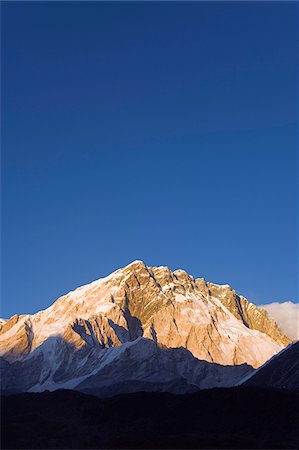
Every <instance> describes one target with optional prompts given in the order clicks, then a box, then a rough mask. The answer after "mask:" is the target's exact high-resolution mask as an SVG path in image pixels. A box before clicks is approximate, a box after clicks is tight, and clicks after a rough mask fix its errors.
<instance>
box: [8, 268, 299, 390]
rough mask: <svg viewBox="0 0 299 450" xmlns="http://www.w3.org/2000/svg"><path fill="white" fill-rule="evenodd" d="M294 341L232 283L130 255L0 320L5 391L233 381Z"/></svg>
mask: <svg viewBox="0 0 299 450" xmlns="http://www.w3.org/2000/svg"><path fill="white" fill-rule="evenodd" d="M290 342H291V340H290V339H289V338H288V337H287V336H285V335H284V334H283V333H282V332H281V331H280V329H279V328H278V326H277V324H276V323H275V322H274V321H273V320H271V319H270V318H269V316H268V314H267V312H266V311H265V310H264V309H261V308H258V307H257V306H255V305H254V304H252V303H250V302H249V301H248V300H247V299H246V298H244V297H243V296H241V295H238V294H237V293H236V292H235V291H234V290H233V289H232V288H231V287H230V286H229V285H217V284H214V283H210V282H206V281H205V280H204V279H203V278H197V279H195V278H194V277H193V276H191V275H189V274H188V273H186V272H185V271H184V270H175V271H171V270H170V269H169V268H168V267H165V266H161V267H148V266H147V265H145V264H144V263H143V262H142V261H134V262H133V263H131V264H129V265H128V266H126V267H124V268H122V269H119V270H117V271H115V272H113V273H112V274H111V275H109V276H108V277H106V278H102V279H99V280H96V281H94V282H92V283H90V284H87V285H85V286H82V287H79V288H78V289H76V290H74V291H72V292H70V293H68V294H67V295H64V296H62V297H60V298H58V299H57V300H56V301H55V302H54V303H53V304H52V305H51V306H50V307H49V308H47V309H45V310H43V311H40V312H38V313H36V314H33V315H30V314H24V315H15V316H13V317H11V318H10V319H9V320H4V319H1V322H0V355H1V378H2V391H4V392H6V393H15V392H23V391H29V392H39V391H44V390H56V389H62V388H64V389H66V388H67V389H77V390H80V391H83V392H88V393H95V394H97V395H102V396H109V395H114V394H116V393H123V392H134V391H141V390H142V391H169V392H174V393H183V392H192V391H194V390H197V389H200V388H210V387H217V386H218V387H220V386H222V387H224V386H234V385H236V384H238V383H239V382H240V380H242V379H243V378H244V377H246V376H248V375H249V374H251V373H253V372H254V370H255V369H257V368H258V367H260V366H261V365H263V364H264V363H265V362H266V361H268V360H269V359H270V358H271V357H273V355H275V354H276V353H278V352H280V351H281V350H282V349H283V348H285V347H286V346H287V345H288V344H289V343H290Z"/></svg>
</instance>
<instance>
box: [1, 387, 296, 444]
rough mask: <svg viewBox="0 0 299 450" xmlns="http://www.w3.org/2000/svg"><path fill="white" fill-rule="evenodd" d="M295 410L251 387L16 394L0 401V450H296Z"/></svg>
mask: <svg viewBox="0 0 299 450" xmlns="http://www.w3.org/2000/svg"><path fill="white" fill-rule="evenodd" d="M296 403H297V405H298V392H294V391H293V392H290V391H287V390H285V391H284V390H274V389H264V388H258V387H237V388H221V389H209V390H203V391H199V392H195V393H192V394H185V395H174V394H168V393H136V394H129V395H120V396H116V397H113V398H106V399H100V398H97V397H94V396H90V395H86V394H82V393H80V392H76V391H70V390H61V391H56V392H43V393H36V394H33V393H31V394H29V393H27V394H17V395H11V396H7V397H3V398H2V414H1V416H2V448H4V449H5V448H14V449H23V448H30V449H37V448H40V449H42V448H43V449H50V448H51V449H63V448H69V449H88V448H94V449H96V448H102V449H104V448H107V449H112V448H115V449H124V448H127V449H129V448H130V449H133V448H141V449H143V448H144V449H150V448H152V449H155V448H156V449H168V448H181V449H183V448H193V449H200V448H206V449H208V448H210V449H211V448H223V449H224V448H231V449H246V448H248V449H249V448H251V449H269V448H272V449H297V448H298V445H299V437H298V431H297V428H298V427H297V425H298V422H299V417H298V408H297V407H296Z"/></svg>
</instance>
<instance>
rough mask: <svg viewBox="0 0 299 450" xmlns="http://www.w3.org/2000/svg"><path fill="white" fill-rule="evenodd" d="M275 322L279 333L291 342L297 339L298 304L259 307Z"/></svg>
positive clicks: (298, 329) (298, 327) (285, 303)
mask: <svg viewBox="0 0 299 450" xmlns="http://www.w3.org/2000/svg"><path fill="white" fill-rule="evenodd" d="M261 307H262V308H264V309H265V310H266V311H268V314H269V316H270V317H271V319H273V320H275V322H276V323H277V325H278V326H279V328H280V329H281V331H282V332H283V333H284V334H286V335H287V336H288V337H289V338H291V339H293V340H297V339H299V303H293V302H284V303H278V302H274V303H269V304H268V305H261Z"/></svg>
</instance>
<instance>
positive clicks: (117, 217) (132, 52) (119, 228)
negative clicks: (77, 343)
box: [2, 2, 298, 317]
mask: <svg viewBox="0 0 299 450" xmlns="http://www.w3.org/2000/svg"><path fill="white" fill-rule="evenodd" d="M297 7H298V5H297V4H296V3H292V2H289V3H288V2H284V3H283V2H273V3H271V2H262V3H258V2H245V3H243V2H220V3H214V2H213V3H211V2H210V3H205V2H190V3H186V2H184V3H179V2H175V3H171V2H165V3H162V2H158V3H151V2H145V3H137V2H132V3H126V2H120V3H117V2H112V3H104V2H82V3H80V2H66V3H63V2H49V3H47V2H32V3H29V2H19V3H17V2H7V3H2V122H3V123H2V124H3V132H2V191H3V196H2V214H3V221H2V246H3V252H2V264H3V270H2V281H3V291H2V293H3V296H2V299H3V300H2V316H4V317H8V316H10V315H12V314H14V313H24V312H30V313H31V312H36V311H38V310H40V309H42V308H45V307H47V306H49V305H50V304H51V303H52V302H53V301H54V300H55V299H56V298H57V297H59V296H60V295H62V294H65V293H67V292H68V291H70V290H73V289H74V288H76V287H78V286H80V285H82V284H85V283H88V282H90V281H92V280H94V279H97V278H99V277H102V276H105V275H107V274H109V273H110V272H112V271H113V270H115V269H117V268H119V267H122V266H124V265H126V264H128V263H130V262H131V261H132V260H135V259H142V260H144V261H145V263H146V264H148V265H167V266H169V267H170V268H171V269H176V268H184V269H185V270H187V271H188V272H189V273H191V274H192V275H194V276H196V277H202V276H204V277H205V278H206V279H207V280H209V281H213V282H216V283H221V284H224V283H229V284H231V285H232V286H233V287H234V288H235V289H236V290H237V291H238V292H239V293H240V294H243V295H245V296H247V297H248V298H249V299H250V300H251V301H253V302H255V303H257V304H262V303H268V302H272V301H286V300H293V301H294V300H296V270H297V259H296V255H297V248H296V247H297V246H296V225H297V223H296V217H297V205H296V200H297V198H296V195H297V194H296V188H297V179H296V171H297V161H296V144H297V141H296V139H297V129H296V121H297V119H298V117H297V104H296V102H297V83H296V81H297V80H296V79H297V75H298V74H297V72H296V67H297V62H298V61H297V54H298V48H297V36H296V27H297V20H298V17H297V15H296V9H297Z"/></svg>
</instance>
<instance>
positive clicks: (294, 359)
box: [241, 342, 299, 391]
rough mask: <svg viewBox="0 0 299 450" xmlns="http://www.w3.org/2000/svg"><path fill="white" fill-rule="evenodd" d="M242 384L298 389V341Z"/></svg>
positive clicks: (247, 377) (250, 375)
mask: <svg viewBox="0 0 299 450" xmlns="http://www.w3.org/2000/svg"><path fill="white" fill-rule="evenodd" d="M241 384H242V385H244V386H264V387H269V388H276V389H289V390H297V391H299V342H294V343H293V344H291V345H289V346H288V347H286V348H285V349H283V350H282V351H281V352H279V353H278V354H277V355H274V356H273V357H272V358H271V359H270V360H269V361H267V362H266V363H265V364H263V365H262V366H261V367H259V368H258V369H257V370H256V371H254V372H252V373H251V374H249V375H247V376H246V377H245V379H244V380H243V381H242V382H241Z"/></svg>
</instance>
